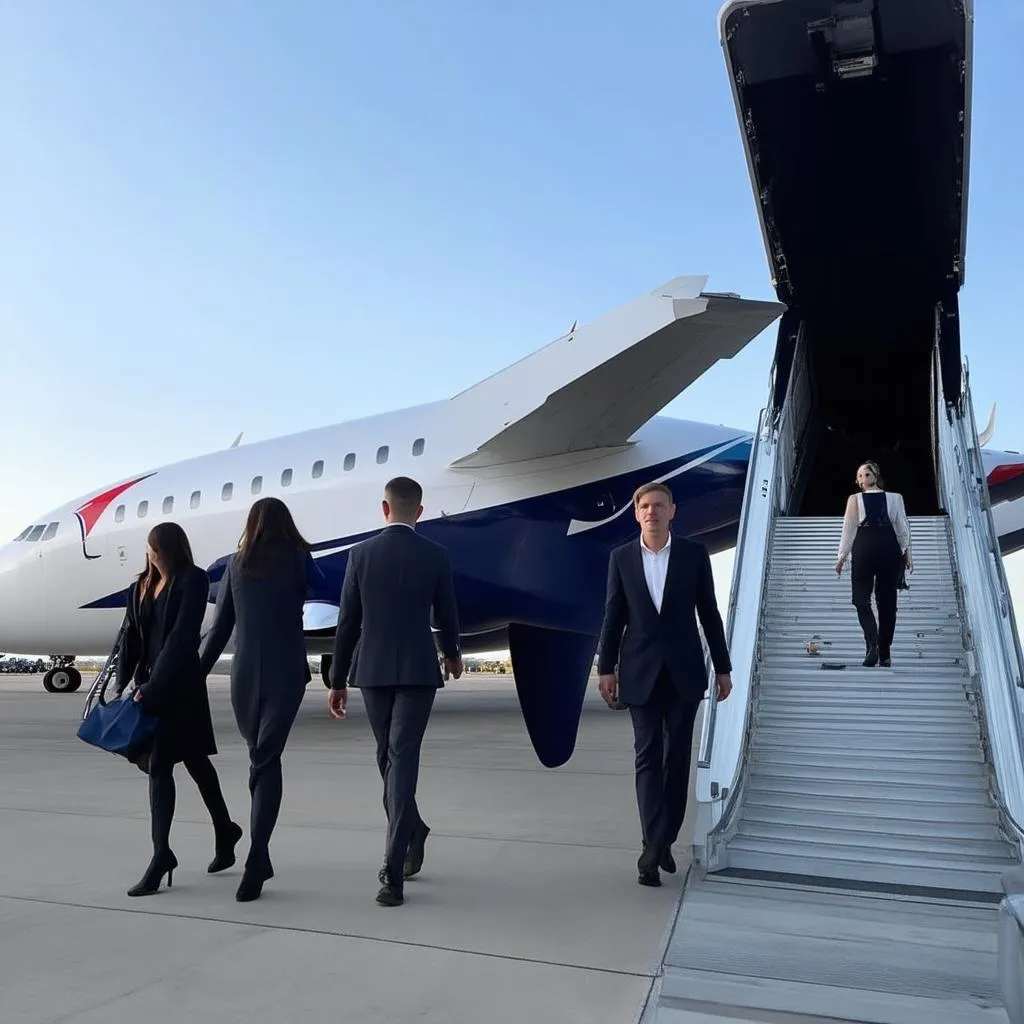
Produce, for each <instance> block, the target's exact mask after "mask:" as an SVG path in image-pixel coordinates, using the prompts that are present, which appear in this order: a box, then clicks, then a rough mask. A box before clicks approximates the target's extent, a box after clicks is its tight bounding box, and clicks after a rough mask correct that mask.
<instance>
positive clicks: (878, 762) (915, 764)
mask: <svg viewBox="0 0 1024 1024" xmlns="http://www.w3.org/2000/svg"><path fill="white" fill-rule="evenodd" d="M750 763H751V766H752V767H753V766H755V765H758V764H792V765H794V766H797V767H799V766H800V765H815V764H824V765H835V766H842V765H849V766H850V767H853V768H859V767H861V766H862V765H864V764H870V765H871V766H873V767H877V768H884V769H886V770H891V771H904V770H907V769H908V768H909V769H911V770H920V771H922V772H929V771H932V770H933V769H936V770H941V769H942V768H943V767H950V768H955V767H957V766H958V765H963V766H964V767H965V768H966V767H967V766H968V765H971V766H977V767H979V768H981V769H983V770H984V771H985V773H986V776H985V778H986V783H987V779H988V775H987V772H988V767H987V765H986V763H985V759H984V757H983V755H982V752H981V744H980V743H979V744H978V746H977V749H976V750H970V751H964V752H962V753H952V752H950V751H937V750H932V749H930V748H929V749H925V750H915V751H903V750H900V751H894V750H892V749H891V748H886V747H883V748H881V749H880V750H877V751H870V752H868V751H864V750H860V749H858V750H850V749H848V748H847V747H842V746H835V747H831V748H830V747H826V746H824V745H813V744H812V745H809V746H804V747H800V748H799V749H795V750H794V749H788V748H780V747H772V746H767V745H760V746H759V747H758V749H757V750H755V751H754V753H753V754H752V755H751V761H750Z"/></svg>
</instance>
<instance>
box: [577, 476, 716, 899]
mask: <svg viewBox="0 0 1024 1024" xmlns="http://www.w3.org/2000/svg"><path fill="white" fill-rule="evenodd" d="M633 512H634V515H635V516H636V520H637V522H638V523H639V524H640V538H639V540H633V541H630V542H629V543H628V544H623V545H622V546H621V547H618V548H616V549H615V550H614V551H613V552H612V553H611V558H610V559H609V564H608V590H607V595H606V599H605V612H604V624H603V625H602V627H601V639H600V643H599V652H600V653H599V655H598V663H597V671H598V688H599V690H600V692H601V696H602V697H603V698H604V699H605V701H606V702H607V703H608V705H609V706H610V707H615V706H621V704H625V705H626V706H628V708H629V712H630V716H631V717H632V719H633V739H634V750H635V752H636V798H637V805H638V807H639V810H640V824H641V827H642V830H643V850H642V852H641V854H640V859H639V861H638V862H637V868H638V870H639V878H638V881H639V883H640V884H641V885H661V876H660V874H659V873H658V868H659V867H661V868H663V869H664V870H665V871H668V872H669V873H672V872H674V871H675V870H676V864H675V860H674V859H673V857H672V844H673V843H674V842H675V841H676V839H677V838H678V836H679V830H680V828H682V824H683V818H684V817H685V816H686V799H687V795H688V792H689V788H690V754H691V748H692V746H693V723H694V719H695V718H696V717H697V708H698V706H699V705H700V702H701V700H702V699H703V698H704V695H705V693H706V691H707V684H708V680H707V674H706V669H705V665H704V649H703V646H702V644H701V639H700V633H699V632H698V630H697V620H696V616H699V617H700V624H701V627H702V628H703V630H704V636H705V638H706V639H707V643H708V647H709V649H710V651H711V660H712V662H713V664H714V668H715V674H716V687H717V692H718V699H719V700H725V699H726V697H728V696H729V692H730V691H731V690H732V679H731V676H730V673H731V671H732V666H731V665H730V663H729V650H728V647H727V645H726V642H725V630H724V629H723V628H722V617H721V615H719V612H718V604H717V602H716V601H715V584H714V579H713V578H712V575H711V559H710V558H709V557H708V552H707V549H706V548H704V547H703V546H702V545H700V544H695V543H693V542H692V541H689V540H687V539H686V538H684V537H681V536H679V535H678V534H673V533H672V532H671V524H672V520H673V518H674V517H675V512H676V507H675V503H674V501H673V498H672V492H671V491H670V490H669V489H668V487H666V486H665V485H664V484H661V483H653V484H645V485H644V486H643V487H640V488H638V489H637V492H636V494H635V495H634V496H633ZM695 612H696V616H695V614H694V613H695ZM619 702H621V704H619Z"/></svg>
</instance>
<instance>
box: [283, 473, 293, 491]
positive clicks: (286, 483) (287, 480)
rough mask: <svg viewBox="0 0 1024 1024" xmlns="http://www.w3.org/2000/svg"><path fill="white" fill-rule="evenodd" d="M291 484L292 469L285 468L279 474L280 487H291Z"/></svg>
mask: <svg viewBox="0 0 1024 1024" xmlns="http://www.w3.org/2000/svg"><path fill="white" fill-rule="evenodd" d="M291 485H292V471H291V470H290V469H286V470H285V471H284V472H283V473H282V474H281V486H282V487H291Z"/></svg>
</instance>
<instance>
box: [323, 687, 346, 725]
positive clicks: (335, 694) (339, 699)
mask: <svg viewBox="0 0 1024 1024" xmlns="http://www.w3.org/2000/svg"><path fill="white" fill-rule="evenodd" d="M347 707H348V687H347V686H343V687H342V688H341V689H340V690H331V692H330V693H328V695H327V714H329V715H330V716H331V718H337V719H339V720H340V719H342V718H344V717H345V714H346V708H347Z"/></svg>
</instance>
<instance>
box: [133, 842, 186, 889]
mask: <svg viewBox="0 0 1024 1024" xmlns="http://www.w3.org/2000/svg"><path fill="white" fill-rule="evenodd" d="M177 866H178V858H177V857H175V856H174V854H173V853H172V852H171V851H170V850H165V851H164V852H162V853H154V854H153V859H152V860H151V861H150V862H149V867H148V868H146V873H145V874H144V875H143V876H142V878H141V879H139V881H138V882H137V883H136V884H135V885H133V886H132V887H131V888H130V889H129V890H128V895H129V896H152V895H153V893H155V892H157V890H159V888H160V880H161V879H162V878H163V877H164V875H165V874H166V875H167V888H168V889H170V888H171V884H172V877H173V875H174V869H175V868H176V867H177Z"/></svg>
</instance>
